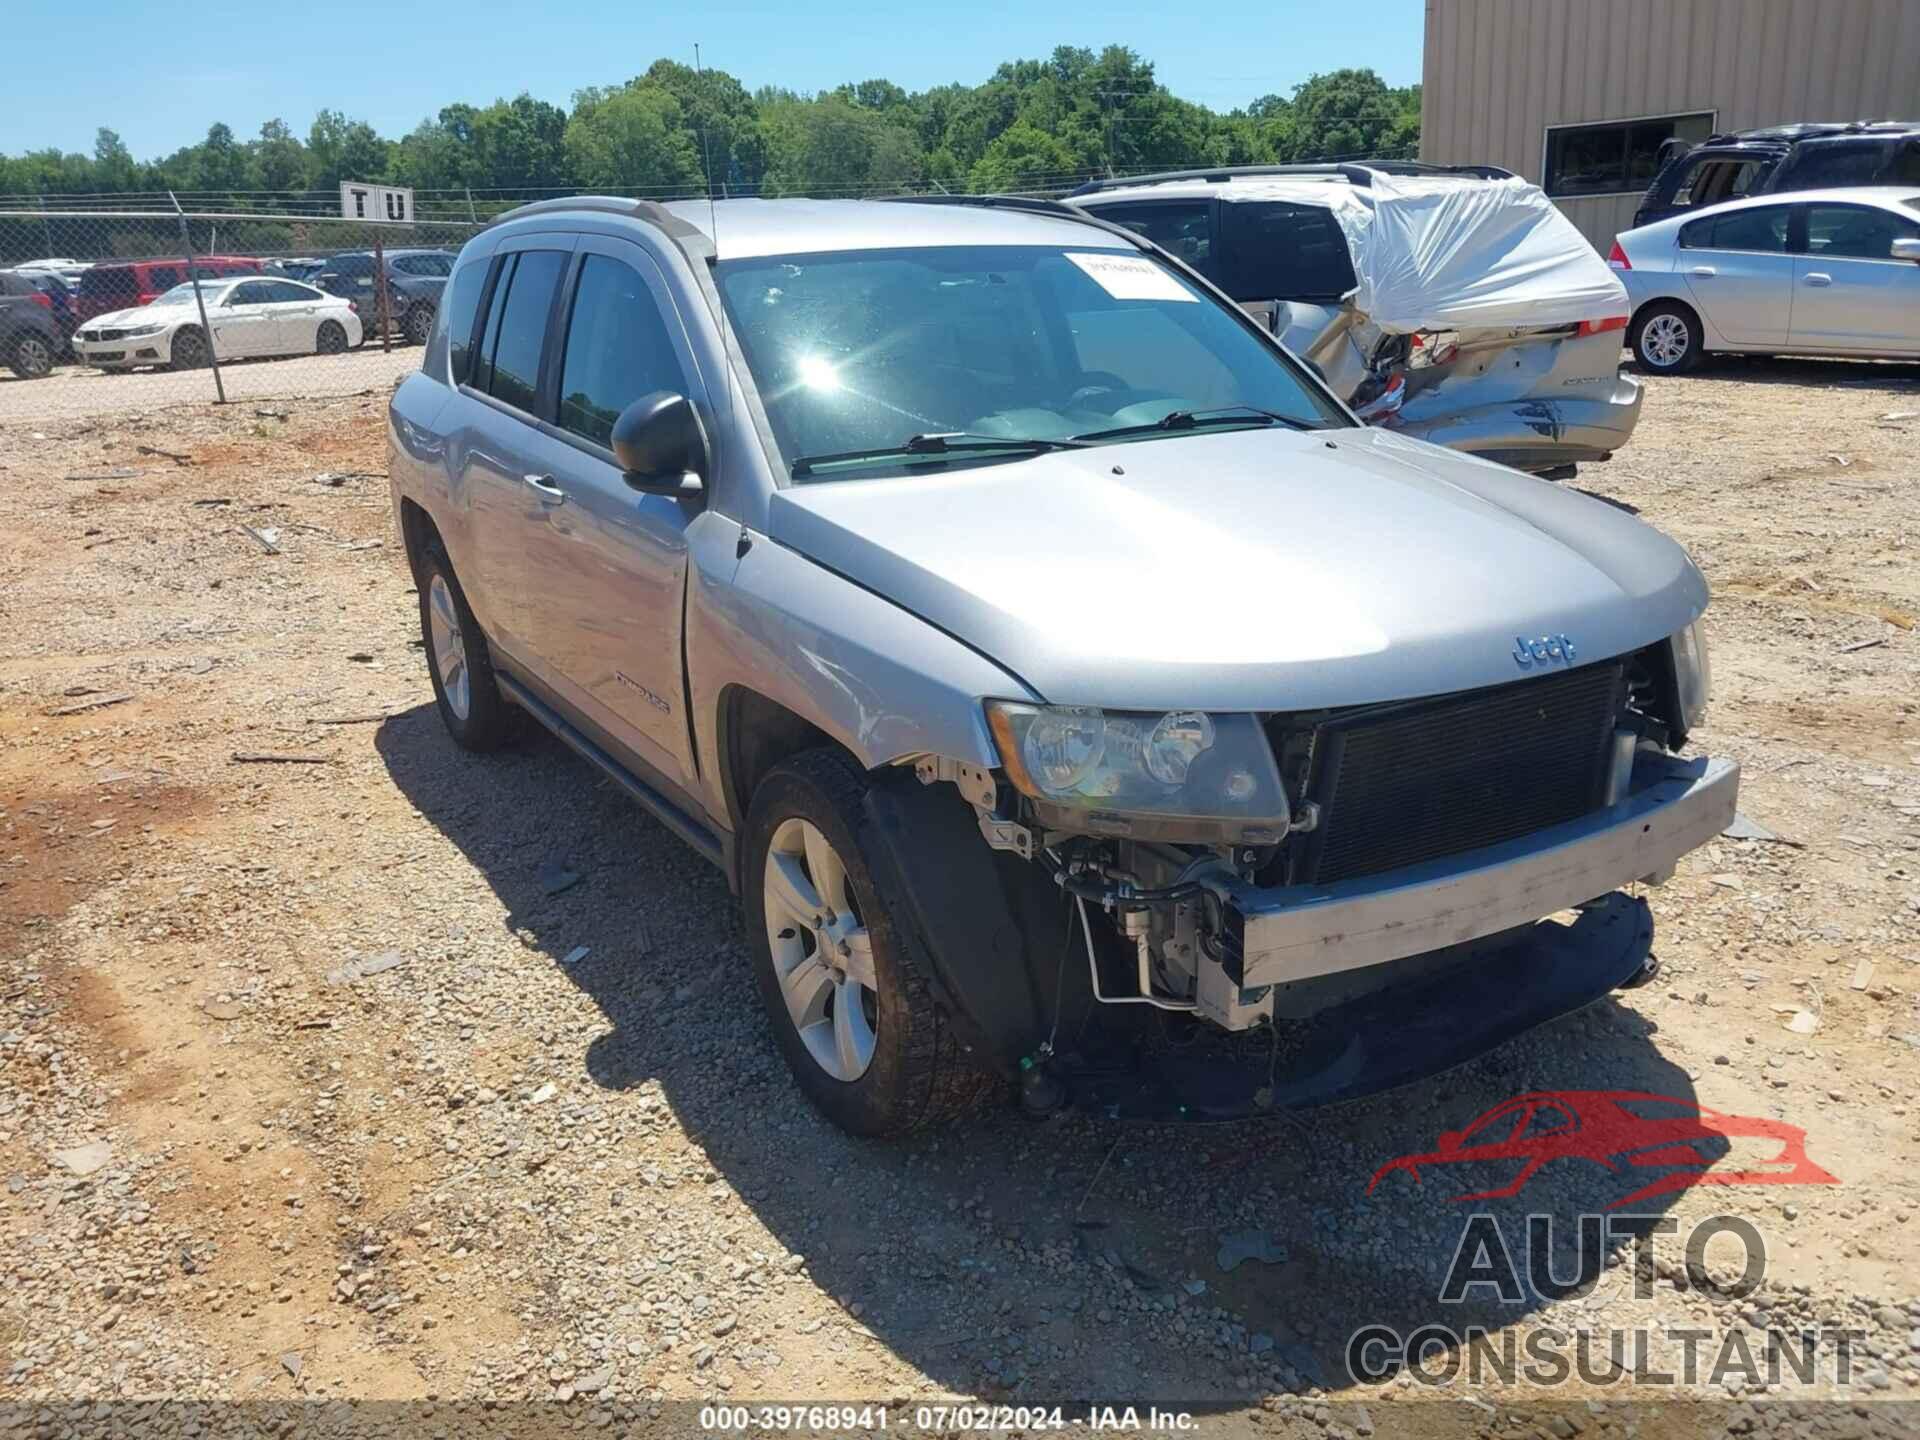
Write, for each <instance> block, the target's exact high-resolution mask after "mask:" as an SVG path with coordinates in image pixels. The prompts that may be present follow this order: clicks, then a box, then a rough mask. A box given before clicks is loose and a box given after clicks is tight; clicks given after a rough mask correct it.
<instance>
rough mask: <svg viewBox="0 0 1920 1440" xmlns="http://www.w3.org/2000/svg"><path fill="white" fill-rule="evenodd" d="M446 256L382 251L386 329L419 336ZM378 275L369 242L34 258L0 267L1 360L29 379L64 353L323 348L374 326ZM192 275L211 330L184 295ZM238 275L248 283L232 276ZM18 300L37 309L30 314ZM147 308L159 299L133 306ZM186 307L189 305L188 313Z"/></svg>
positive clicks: (125, 360) (97, 355)
mask: <svg viewBox="0 0 1920 1440" xmlns="http://www.w3.org/2000/svg"><path fill="white" fill-rule="evenodd" d="M452 260H453V256H452V253H451V252H449V251H445V250H419V249H401V250H393V251H388V252H386V255H385V261H386V267H385V272H384V273H385V282H386V283H385V287H384V289H385V299H386V307H385V309H386V315H387V318H388V324H389V327H390V334H391V335H392V336H393V337H394V338H397V339H401V340H405V341H409V342H412V343H414V344H419V343H422V342H423V341H424V340H425V338H426V336H427V334H428V332H429V331H430V330H431V329H432V327H433V317H434V313H435V311H436V309H437V307H438V305H439V300H440V292H441V290H442V288H444V286H445V284H446V277H447V274H448V271H449V269H450V267H451V264H452ZM379 273H380V272H379V271H378V269H377V257H376V255H375V252H373V251H370V250H369V251H347V252H343V253H340V254H335V255H330V256H325V257H299V258H281V259H271V260H262V259H259V258H256V257H253V256H245V255H201V256H196V257H195V258H194V260H193V261H192V262H191V263H189V261H188V260H186V259H185V258H161V259H143V260H115V261H99V262H93V263H87V264H81V263H79V262H72V261H65V260H54V259H49V260H42V261H35V262H31V263H29V264H26V265H22V266H18V267H15V268H14V269H12V270H11V271H0V274H4V275H11V276H12V277H13V278H12V279H11V280H9V281H8V282H7V284H6V292H7V297H8V298H9V303H7V304H6V305H5V306H4V307H0V363H4V364H6V365H8V366H9V367H10V368H11V369H13V371H14V373H15V374H17V375H21V376H23V377H27V378H34V377H38V376H42V375H46V374H48V373H50V372H51V370H52V367H53V366H54V365H55V364H57V363H59V362H60V361H61V360H63V359H65V358H67V357H69V356H70V357H71V358H73V359H74V360H76V361H78V362H79V363H80V364H83V365H90V366H94V367H96V368H99V369H103V370H129V369H135V368H139V367H143V366H152V367H170V368H175V369H191V368H197V367H198V366H200V365H204V364H206V363H207V361H208V359H209V357H212V358H216V359H219V360H223V361H224V360H227V359H230V358H233V359H238V358H243V357H260V356H269V355H297V354H311V353H320V354H327V353H330V352H332V351H334V350H338V349H348V348H352V347H355V346H358V345H361V344H364V343H365V342H366V340H367V339H369V338H371V337H372V336H374V335H376V334H377V333H378V326H379V321H380V316H381V313H382V309H381V303H380V302H381V298H382V296H381V291H382V286H381V285H380V283H379V282H378V280H377V279H376V276H377V275H378V274H379ZM196 279H197V280H199V281H200V282H201V288H202V291H203V292H204V294H205V297H206V302H207V308H208V325H209V327H210V328H211V331H212V334H211V336H209V335H208V334H207V333H206V332H205V329H204V328H203V327H202V326H201V325H200V323H199V320H198V316H197V307H194V306H192V304H191V302H192V300H193V294H194V287H193V284H192V283H191V282H192V281H194V280H196ZM245 279H252V280H254V281H255V282H256V283H254V284H252V285H237V284H235V283H232V282H236V281H240V280H245ZM36 296H37V297H38V298H33V297H36ZM11 300H18V301H19V302H20V303H19V304H14V303H11ZM183 305H184V306H185V307H186V309H181V308H179V307H181V306H183ZM27 306H31V307H35V308H36V309H37V310H41V311H44V312H46V313H45V314H35V315H29V314H28V313H27V310H26V309H25V308H23V307H27ZM154 307H161V308H160V309H159V310H156V311H155V313H153V314H150V315H149V314H144V313H141V314H136V313H135V312H145V311H148V310H150V309H154ZM187 309H193V310H195V312H196V313H195V315H194V317H193V318H192V320H191V323H189V320H188V316H187ZM216 310H217V311H218V312H219V313H218V314H215V313H214V312H215V311H216ZM49 321H50V322H51V323H50V324H49V323H47V322H49Z"/></svg>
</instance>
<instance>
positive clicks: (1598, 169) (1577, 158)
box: [1544, 112, 1713, 197]
mask: <svg viewBox="0 0 1920 1440" xmlns="http://www.w3.org/2000/svg"><path fill="white" fill-rule="evenodd" d="M1712 133H1713V115H1712V113H1711V112H1708V113H1707V114H1704V115H1662V116H1658V117H1656V118H1654V119H1651V120H1621V121H1612V122H1609V123H1607V124H1605V125H1560V126H1555V127H1553V128H1550V129H1549V130H1548V131H1547V164H1546V180H1545V182H1544V188H1545V189H1546V192H1547V194H1549V195H1552V196H1556V197H1559V196H1565V195H1626V194H1633V193H1636V192H1638V191H1641V190H1644V189H1646V188H1647V186H1648V185H1650V184H1652V183H1653V177H1654V176H1655V175H1657V174H1659V173H1660V147H1661V145H1663V144H1664V143H1665V142H1666V141H1668V140H1683V141H1685V142H1687V143H1688V144H1690V145H1692V144H1698V143H1699V142H1700V141H1702V140H1704V139H1706V138H1707V137H1708V136H1709V135H1711V134H1712Z"/></svg>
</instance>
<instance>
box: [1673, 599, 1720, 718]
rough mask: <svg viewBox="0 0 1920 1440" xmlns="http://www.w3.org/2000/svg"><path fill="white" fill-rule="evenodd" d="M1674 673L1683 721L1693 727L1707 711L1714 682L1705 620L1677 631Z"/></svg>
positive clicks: (1674, 646)
mask: <svg viewBox="0 0 1920 1440" xmlns="http://www.w3.org/2000/svg"><path fill="white" fill-rule="evenodd" d="M1673 676H1674V679H1675V680H1676V681H1677V682H1678V688H1679V692H1680V721H1681V723H1682V724H1683V725H1685V726H1686V728H1687V729H1689V730H1691V729H1693V728H1694V727H1695V726H1696V725H1698V724H1699V723H1700V718H1701V717H1702V716H1703V715H1705V714H1706V713H1707V692H1708V690H1709V689H1710V688H1711V687H1712V684H1713V672H1712V670H1711V669H1710V667H1709V666H1708V664H1707V632H1706V629H1705V625H1704V622H1702V621H1700V620H1696V621H1694V622H1693V623H1692V624H1691V625H1689V626H1687V628H1686V629H1684V630H1681V631H1678V632H1677V633H1676V634H1675V635H1674V637H1673Z"/></svg>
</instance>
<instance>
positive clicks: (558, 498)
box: [520, 475, 567, 505]
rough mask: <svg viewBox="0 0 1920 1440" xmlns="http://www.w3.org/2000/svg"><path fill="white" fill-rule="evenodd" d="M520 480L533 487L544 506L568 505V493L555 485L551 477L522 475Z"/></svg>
mask: <svg viewBox="0 0 1920 1440" xmlns="http://www.w3.org/2000/svg"><path fill="white" fill-rule="evenodd" d="M520 478H521V479H522V480H525V481H526V482H527V484H529V485H531V486H532V487H533V489H534V491H535V493H536V494H538V495H539V497H540V500H541V503H542V504H546V505H564V504H566V503H567V492H566V491H564V490H562V489H561V488H560V487H559V486H558V485H556V484H554V483H553V477H552V476H551V475H522V476H521V477H520Z"/></svg>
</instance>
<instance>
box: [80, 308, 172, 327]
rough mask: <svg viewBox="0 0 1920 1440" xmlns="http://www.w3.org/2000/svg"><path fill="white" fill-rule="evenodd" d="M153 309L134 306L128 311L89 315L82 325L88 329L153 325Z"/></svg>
mask: <svg viewBox="0 0 1920 1440" xmlns="http://www.w3.org/2000/svg"><path fill="white" fill-rule="evenodd" d="M152 312H153V307H152V306H150V305H136V306H134V307H133V308H132V309H130V310H108V311H105V312H103V313H102V314H99V315H89V316H88V317H87V318H86V320H85V321H83V322H82V323H83V324H84V325H85V326H86V327H87V328H88V329H94V328H96V327H97V328H99V329H103V330H104V329H108V328H110V327H113V326H121V325H151V324H152V323H154V318H155V317H154V315H153V313H152Z"/></svg>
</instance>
